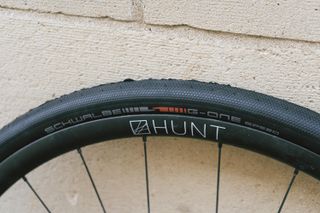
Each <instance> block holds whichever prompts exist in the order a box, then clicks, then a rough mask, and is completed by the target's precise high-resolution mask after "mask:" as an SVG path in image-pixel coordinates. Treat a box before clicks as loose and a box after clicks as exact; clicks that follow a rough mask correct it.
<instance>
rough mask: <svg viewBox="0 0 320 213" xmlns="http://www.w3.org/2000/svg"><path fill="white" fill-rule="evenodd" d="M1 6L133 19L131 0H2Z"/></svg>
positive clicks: (0, 0) (0, 1)
mask: <svg viewBox="0 0 320 213" xmlns="http://www.w3.org/2000/svg"><path fill="white" fill-rule="evenodd" d="M0 6H1V7H9V8H17V9H24V10H29V9H31V10H37V11H40V12H47V13H63V14H68V15H77V16H89V17H112V18H115V19H120V20H132V19H133V16H132V1H131V0H103V1H102V0H54V1H53V0H28V1H26V0H0Z"/></svg>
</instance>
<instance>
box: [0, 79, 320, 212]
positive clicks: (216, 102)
mask: <svg viewBox="0 0 320 213" xmlns="http://www.w3.org/2000/svg"><path fill="white" fill-rule="evenodd" d="M148 136H174V137H191V138H198V139H203V140H208V141H213V142H217V143H218V144H219V150H221V146H222V144H230V145H234V146H238V147H241V148H244V149H248V150H252V151H254V152H258V153H261V154H264V155H267V156H269V157H271V158H273V159H277V160H279V161H282V162H284V163H286V164H288V165H290V166H292V167H294V168H295V175H296V174H297V173H298V171H303V172H305V173H307V174H309V175H311V176H313V177H314V178H316V179H320V144H319V143H320V115H319V114H317V113H316V112H313V111H311V110H308V109H306V108H303V107H299V106H297V105H294V104H292V103H289V102H286V101H283V100H279V99H276V98H273V97H270V96H266V95H263V94H259V93H256V92H252V91H247V90H242V89H239V88H233V87H230V86H226V85H218V84H213V83H202V82H197V81H182V80H142V81H131V80H127V81H124V82H119V83H114V84H106V85H101V86H97V87H94V88H90V89H85V90H81V91H78V92H74V93H72V94H70V95H66V96H63V97H61V98H58V99H55V100H53V101H50V102H47V103H45V104H44V105H42V106H40V107H38V108H36V109H34V110H32V111H30V112H28V113H26V114H25V115H23V116H21V117H19V118H17V119H16V120H15V121H13V122H12V123H10V124H9V125H7V126H6V127H4V128H3V129H2V130H1V131H0V195H1V194H3V193H4V192H5V191H6V190H7V189H8V188H9V187H10V186H12V185H13V184H14V183H15V182H16V181H17V180H19V179H20V178H23V179H24V180H26V179H25V175H26V174H27V173H28V172H30V171H31V170H33V169H35V168H36V167H37V166H39V165H41V164H43V163H45V162H47V161H49V160H50V159H53V158H54V157H57V156H59V155H62V154H63V153H66V152H68V151H71V150H75V149H77V150H78V151H79V153H80V155H81V147H83V146H86V145H89V144H93V143H97V142H101V141H106V140H113V139H118V138H128V137H142V138H143V140H144V141H145V150H146V141H147V137H148ZM145 154H146V152H145ZM82 159H83V158H82ZM83 160H84V159H83ZM146 168H147V162H146ZM87 169H88V168H87ZM87 171H89V170H87ZM295 175H294V177H295ZM90 178H91V177H90ZM91 180H92V178H91ZM293 180H294V178H293ZM293 180H292V182H293ZM26 181H27V180H26ZM146 181H147V182H148V178H147V177H146ZM290 185H291V184H290ZM290 185H289V189H290V187H291V186H290ZM147 188H148V187H147ZM289 189H288V191H289ZM96 191H97V190H96ZM286 196H287V194H286V195H285V198H286ZM217 199H218V196H217ZM284 201H285V199H284V200H283V203H284ZM100 203H101V204H102V201H101V200H100ZM148 203H149V195H148ZM217 203H218V201H217ZM283 203H282V205H283ZM282 205H281V206H282ZM148 206H149V207H150V205H148ZM281 208H282V207H280V211H281ZM149 211H150V210H149ZM216 211H218V206H217V210H216Z"/></svg>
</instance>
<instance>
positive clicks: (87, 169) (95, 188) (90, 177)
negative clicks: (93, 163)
mask: <svg viewBox="0 0 320 213" xmlns="http://www.w3.org/2000/svg"><path fill="white" fill-rule="evenodd" d="M78 153H79V155H80V157H81V160H82V163H83V165H84V167H85V169H86V172H87V174H88V176H89V179H90V182H91V184H92V187H93V189H94V191H95V193H96V196H97V198H98V200H99V203H100V206H101V208H102V211H103V212H104V213H106V209H105V207H104V205H103V202H102V200H101V197H100V195H99V192H98V189H97V187H96V184H95V183H94V181H93V178H92V175H91V173H90V170H89V168H88V166H87V163H86V161H85V159H84V157H83V154H82V150H81V149H80V148H79V149H78Z"/></svg>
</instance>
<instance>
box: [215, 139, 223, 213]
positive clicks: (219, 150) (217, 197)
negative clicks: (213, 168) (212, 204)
mask: <svg viewBox="0 0 320 213" xmlns="http://www.w3.org/2000/svg"><path fill="white" fill-rule="evenodd" d="M221 151H222V143H220V142H219V143H218V168H217V191H216V213H218V212H219V194H220V170H221Z"/></svg>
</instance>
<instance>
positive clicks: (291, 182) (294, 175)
mask: <svg viewBox="0 0 320 213" xmlns="http://www.w3.org/2000/svg"><path fill="white" fill-rule="evenodd" d="M298 173H299V170H298V169H295V170H294V172H293V175H292V178H291V181H290V183H289V186H288V189H287V192H286V194H285V195H284V197H283V199H282V202H281V205H280V207H279V210H278V213H280V212H281V211H282V208H283V206H284V203H285V202H286V200H287V197H288V194H289V192H290V190H291V188H292V185H293V183H294V181H295V179H296V177H297V175H298Z"/></svg>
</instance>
